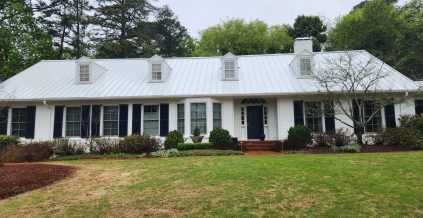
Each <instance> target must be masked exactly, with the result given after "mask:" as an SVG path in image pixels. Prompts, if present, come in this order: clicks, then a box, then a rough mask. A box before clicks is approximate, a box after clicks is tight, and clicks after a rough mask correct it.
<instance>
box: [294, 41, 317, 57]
mask: <svg viewBox="0 0 423 218" xmlns="http://www.w3.org/2000/svg"><path fill="white" fill-rule="evenodd" d="M304 50H306V51H308V52H311V53H312V52H313V41H312V40H311V38H310V37H302V38H296V39H295V42H294V53H295V54H299V53H301V52H303V51H304Z"/></svg>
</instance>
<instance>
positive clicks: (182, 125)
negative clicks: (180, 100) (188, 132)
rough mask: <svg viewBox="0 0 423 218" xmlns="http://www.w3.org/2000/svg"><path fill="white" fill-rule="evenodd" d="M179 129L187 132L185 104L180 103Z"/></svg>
mask: <svg viewBox="0 0 423 218" xmlns="http://www.w3.org/2000/svg"><path fill="white" fill-rule="evenodd" d="M177 119H178V131H179V132H181V133H182V134H185V105H184V104H178V115H177Z"/></svg>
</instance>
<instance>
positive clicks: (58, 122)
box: [53, 106, 64, 138]
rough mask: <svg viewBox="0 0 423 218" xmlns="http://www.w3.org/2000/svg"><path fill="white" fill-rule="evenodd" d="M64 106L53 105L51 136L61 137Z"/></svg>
mask: <svg viewBox="0 0 423 218" xmlns="http://www.w3.org/2000/svg"><path fill="white" fill-rule="evenodd" d="M63 109H64V106H56V107H54V124H53V138H60V137H62V131H63Z"/></svg>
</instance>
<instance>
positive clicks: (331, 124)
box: [324, 101, 335, 133]
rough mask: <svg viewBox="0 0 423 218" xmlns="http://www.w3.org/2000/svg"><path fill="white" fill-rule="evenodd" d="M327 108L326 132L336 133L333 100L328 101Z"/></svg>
mask: <svg viewBox="0 0 423 218" xmlns="http://www.w3.org/2000/svg"><path fill="white" fill-rule="evenodd" d="M324 107H325V108H324V110H325V127H326V133H334V132H335V111H334V108H333V107H334V105H333V102H332V101H331V102H326V103H325V105H324Z"/></svg>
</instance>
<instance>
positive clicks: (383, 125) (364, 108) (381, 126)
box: [362, 100, 385, 133]
mask: <svg viewBox="0 0 423 218" xmlns="http://www.w3.org/2000/svg"><path fill="white" fill-rule="evenodd" d="M366 102H371V100H367V101H366V100H363V111H362V114H363V119H364V120H367V118H366V117H367V115H366ZM373 103H374V102H373ZM378 114H380V129H382V128H385V124H384V120H385V119H384V118H385V116H384V113H383V109H380V110H379V111H378ZM375 117H376V116H373V118H372V119H374V118H375ZM367 125H373V126H375V125H374V124H366V125H364V133H374V132H376V131H377V129H376V130H374V131H368V130H367Z"/></svg>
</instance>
